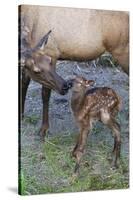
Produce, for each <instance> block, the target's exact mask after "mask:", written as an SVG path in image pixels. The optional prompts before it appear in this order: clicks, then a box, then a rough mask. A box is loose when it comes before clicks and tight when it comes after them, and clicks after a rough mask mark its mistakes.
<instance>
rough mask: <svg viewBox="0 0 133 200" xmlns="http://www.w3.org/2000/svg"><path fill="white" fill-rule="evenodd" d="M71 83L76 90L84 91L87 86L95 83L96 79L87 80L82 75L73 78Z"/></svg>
mask: <svg viewBox="0 0 133 200" xmlns="http://www.w3.org/2000/svg"><path fill="white" fill-rule="evenodd" d="M70 83H71V86H72V88H73V91H74V92H83V91H84V90H86V88H88V87H90V86H92V85H94V84H95V81H93V80H86V79H85V78H84V77H82V76H76V78H74V79H72V80H71V81H70ZM70 83H69V84H70Z"/></svg>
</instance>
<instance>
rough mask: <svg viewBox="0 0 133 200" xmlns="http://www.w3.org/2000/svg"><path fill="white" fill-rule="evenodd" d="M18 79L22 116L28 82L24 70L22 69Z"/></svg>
mask: <svg viewBox="0 0 133 200" xmlns="http://www.w3.org/2000/svg"><path fill="white" fill-rule="evenodd" d="M20 81H21V82H20V112H21V114H22V118H23V116H24V105H25V99H26V93H27V89H28V86H29V83H30V77H29V76H28V75H27V74H26V71H25V70H22V79H21V80H20Z"/></svg>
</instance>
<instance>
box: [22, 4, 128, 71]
mask: <svg viewBox="0 0 133 200" xmlns="http://www.w3.org/2000/svg"><path fill="white" fill-rule="evenodd" d="M21 15H22V20H24V25H25V26H26V27H27V29H28V32H29V37H28V38H29V43H30V45H31V46H34V45H35V44H37V43H38V41H39V40H40V38H41V37H42V36H43V35H44V34H46V33H47V32H48V31H49V30H51V29H52V34H51V36H50V38H49V42H48V44H47V47H46V48H45V53H46V54H47V55H49V56H51V57H52V58H53V59H54V60H57V59H59V58H60V59H68V60H89V59H95V58H97V57H98V56H99V55H101V54H102V53H104V52H105V51H109V52H110V53H112V54H113V56H114V57H115V58H116V59H118V61H119V63H120V64H121V65H122V67H123V69H124V70H125V71H126V72H128V59H129V57H128V56H129V55H128V53H129V52H128V45H129V15H128V12H122V11H102V10H91V9H79V8H59V7H45V6H27V5H23V6H21Z"/></svg>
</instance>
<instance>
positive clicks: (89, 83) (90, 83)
mask: <svg viewBox="0 0 133 200" xmlns="http://www.w3.org/2000/svg"><path fill="white" fill-rule="evenodd" d="M94 84H95V81H94V80H87V81H86V87H89V86H93V85H94Z"/></svg>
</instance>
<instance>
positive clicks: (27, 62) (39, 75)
mask: <svg viewBox="0 0 133 200" xmlns="http://www.w3.org/2000/svg"><path fill="white" fill-rule="evenodd" d="M50 33H51V30H50V31H49V32H48V33H47V34H46V35H44V36H43V37H42V38H41V39H40V41H39V42H38V44H37V45H36V46H35V47H34V48H26V50H24V51H23V52H21V59H20V63H21V65H22V66H23V67H25V69H26V70H27V72H28V74H29V76H30V77H31V78H32V79H33V80H34V81H37V82H39V83H40V84H42V85H43V86H44V87H47V88H49V89H53V90H55V91H57V92H58V93H60V94H62V95H64V94H66V93H67V91H68V89H69V87H68V84H67V82H66V81H65V80H64V79H62V78H61V77H60V76H59V75H58V74H57V73H56V71H55V67H54V66H53V65H52V58H51V57H50V56H49V55H46V54H45V51H44V50H45V46H46V44H47V42H48V38H49V35H50Z"/></svg>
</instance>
